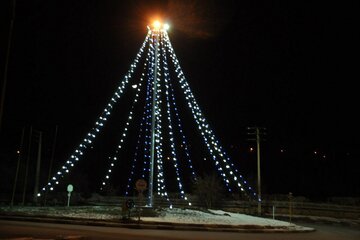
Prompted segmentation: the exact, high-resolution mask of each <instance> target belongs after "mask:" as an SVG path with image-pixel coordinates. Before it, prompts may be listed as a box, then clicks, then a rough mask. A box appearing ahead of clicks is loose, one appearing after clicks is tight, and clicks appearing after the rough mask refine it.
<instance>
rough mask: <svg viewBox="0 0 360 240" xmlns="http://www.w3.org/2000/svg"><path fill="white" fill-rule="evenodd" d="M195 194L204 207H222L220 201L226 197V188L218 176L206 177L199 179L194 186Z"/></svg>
mask: <svg viewBox="0 0 360 240" xmlns="http://www.w3.org/2000/svg"><path fill="white" fill-rule="evenodd" d="M194 193H195V195H196V196H197V197H198V199H199V202H200V204H201V205H202V206H203V207H206V208H212V207H220V205H221V202H220V200H221V199H222V198H223V196H224V188H223V185H222V182H221V181H220V180H219V178H218V177H217V175H215V174H211V175H204V176H203V177H198V179H197V181H196V183H195V185H194Z"/></svg>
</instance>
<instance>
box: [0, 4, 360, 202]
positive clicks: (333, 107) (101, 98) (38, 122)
mask: <svg viewBox="0 0 360 240" xmlns="http://www.w3.org/2000/svg"><path fill="white" fill-rule="evenodd" d="M358 7H359V6H358V3H355V1H354V2H351V1H349V2H347V3H343V2H342V3H339V2H338V3H337V4H335V3H330V2H325V3H322V2H321V3H320V2H317V3H311V4H310V3H309V4H305V3H303V2H302V1H296V2H294V1H291V3H290V2H285V3H280V2H273V1H264V2H260V1H170V0H169V1H95V0H77V1H45V0H31V1H25V0H17V1H16V18H15V24H14V32H13V36H12V37H13V38H12V42H11V52H10V59H9V68H8V84H7V88H6V98H5V108H4V117H3V123H2V126H1V133H0V134H1V146H0V147H1V148H0V154H1V155H0V156H1V162H2V169H1V177H2V180H1V182H2V183H1V189H2V192H9V191H10V189H11V184H10V185H9V183H11V182H12V181H13V180H12V179H13V175H14V173H15V169H16V159H17V155H16V151H17V150H18V148H19V145H20V138H21V132H22V129H23V128H24V127H25V140H24V145H26V144H27V139H28V136H27V134H28V132H29V127H30V126H32V127H33V128H34V129H37V130H40V131H43V134H44V141H43V161H44V163H43V168H44V170H43V171H44V172H43V173H42V177H41V179H42V183H41V185H44V184H46V182H45V181H46V177H47V173H46V171H47V170H46V167H47V166H48V162H49V159H50V156H51V150H52V143H53V140H54V131H55V126H56V125H57V126H58V137H57V145H56V154H55V163H54V166H55V167H56V168H58V167H59V166H61V164H62V163H63V162H65V161H66V160H67V158H68V157H69V155H70V154H71V153H72V152H73V150H74V149H75V146H77V145H78V144H79V142H80V140H81V139H82V138H83V137H84V136H85V134H86V133H87V132H88V130H90V128H91V127H92V126H93V123H94V121H95V120H96V118H97V117H98V116H99V114H100V113H101V111H102V110H103V108H104V107H105V105H106V104H107V102H108V100H109V98H110V97H111V96H112V94H113V92H114V91H115V89H116V87H117V86H118V83H119V82H120V81H121V80H122V78H123V76H124V75H125V73H126V71H127V70H128V68H129V66H130V64H131V63H132V60H133V59H134V57H135V55H136V53H137V52H138V49H139V48H140V46H141V44H142V42H143V40H144V38H145V35H146V33H147V29H146V26H147V25H149V24H150V23H151V21H152V20H153V19H154V18H156V17H158V18H160V19H163V20H166V21H168V22H169V23H170V25H171V29H170V30H169V36H170V40H171V42H172V44H173V47H174V49H175V52H176V54H177V56H178V58H179V61H180V64H181V66H182V69H183V71H184V73H185V75H186V77H187V80H188V81H189V83H190V86H191V88H192V90H193V93H194V95H195V97H196V99H197V101H198V102H199V104H200V106H201V108H202V110H203V112H204V114H205V117H206V118H207V120H208V122H209V123H210V125H211V127H212V128H213V129H214V131H215V134H216V135H217V137H218V139H219V140H220V142H221V143H222V145H223V146H224V148H225V149H226V150H227V151H228V153H229V155H230V156H231V158H232V160H233V161H234V162H236V164H237V165H238V166H239V169H240V171H241V172H242V173H243V174H244V176H245V177H247V178H248V179H249V181H250V182H254V181H255V179H256V154H255V153H254V152H253V153H252V152H249V148H250V147H254V146H255V145H254V143H252V142H249V141H248V140H247V138H248V137H247V135H246V133H247V130H246V127H249V126H260V127H265V128H266V133H267V136H266V141H264V142H262V145H261V146H262V177H263V183H262V184H263V191H264V193H265V194H276V193H288V192H290V191H292V192H293V193H294V194H295V195H302V196H307V197H312V198H325V197H331V196H359V195H360V163H359V162H360V159H359V156H360V154H359V149H360V144H359V143H360V141H359V137H360V135H359V134H360V131H359V130H360V129H359V117H358V116H357V115H358V114H359V113H358V110H359V104H358V102H359V101H358V94H359V93H358V89H359V87H358V86H357V84H356V81H358V79H360V78H359V71H358V69H359V47H358V45H359V26H358V24H357V22H358V20H359V19H358V18H359V17H358ZM0 8H1V16H2V17H1V18H2V21H1V22H2V25H1V42H0V44H1V45H0V46H1V48H0V50H1V52H0V57H1V58H0V63H1V70H0V71H1V77H2V78H1V82H3V75H4V74H3V73H4V66H5V61H6V50H7V42H8V37H9V26H10V19H11V1H2V3H1V7H0ZM122 101H123V102H122ZM128 101H129V100H126V99H120V102H122V103H120V108H124V109H125V108H126V106H127V105H128V104H129V102H128ZM118 114H119V116H117V117H116V116H114V118H115V119H116V121H118V123H120V124H115V123H112V124H113V125H112V126H113V128H111V129H109V131H110V132H112V133H114V134H113V135H111V134H110V135H105V137H102V138H100V139H99V140H98V144H99V146H100V147H99V149H98V150H96V149H95V150H93V152H92V153H91V154H90V155H91V157H89V159H90V160H88V161H89V163H90V165H92V167H89V166H86V164H85V163H81V164H83V165H79V167H78V168H81V171H80V172H79V173H78V175H77V176H78V177H72V178H73V179H76V178H79V176H82V177H83V179H90V178H91V179H92V180H93V181H94V184H98V183H99V182H100V178H101V177H102V176H103V171H104V169H101V166H103V165H104V166H105V165H106V159H104V158H105V157H104V156H106V157H107V156H108V155H109V154H108V153H107V152H105V149H107V148H108V147H114V146H115V145H112V144H110V143H112V142H115V143H116V141H117V138H115V137H114V136H115V135H116V134H115V132H117V131H118V132H119V131H121V129H122V126H123V125H122V124H121V121H122V120H121V119H122V116H125V115H126V114H127V113H126V110H124V111H122V110H119V111H118ZM124 114H125V115H124ZM189 131H190V132H191V130H189ZM193 132H195V131H194V130H193ZM134 134H135V133H134ZM190 135H193V136H189V138H191V137H194V138H195V137H196V136H198V135H196V134H195V133H194V134H190ZM114 139H115V140H114ZM34 141H35V140H34ZM110 145H112V146H110ZM24 148H26V146H24ZM33 148H35V145H34V146H33ZM106 151H108V150H106ZM109 151H111V150H109ZM25 152H26V150H25ZM315 152H316V154H315ZM30 155H31V156H32V158H31V161H33V162H34V161H35V156H36V153H34V150H33V152H32V153H31V154H30ZM110 155H111V154H110ZM25 158H26V156H23V159H22V161H25ZM194 161H195V162H197V164H196V163H194V165H195V166H196V165H198V166H201V165H202V164H203V163H202V161H203V159H201V158H198V159H194ZM84 162H86V159H84ZM207 164H208V165H211V164H210V162H208V163H207ZM32 166H34V165H32ZM23 168H24V167H23V165H22V166H21V168H20V169H21V170H20V174H23V171H24V169H23ZM99 168H100V169H101V171H97V170H99ZM75 170H76V168H75V169H74V171H75ZM31 171H33V170H30V174H32V172H31ZM86 171H88V172H86ZM120 175H121V174H120ZM122 175H124V171H123V172H122ZM5 179H11V182H9V181H5ZM119 179H121V177H120V178H119ZM119 181H120V180H119ZM4 182H6V184H4ZM19 184H20V186H21V184H22V182H21V181H20V183H19ZM29 188H31V187H29ZM88 188H90V189H92V188H93V187H91V186H90V187H89V186H88Z"/></svg>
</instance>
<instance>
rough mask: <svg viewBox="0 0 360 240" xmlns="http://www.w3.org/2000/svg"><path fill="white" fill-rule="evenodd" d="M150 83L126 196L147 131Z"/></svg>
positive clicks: (148, 83) (127, 193)
mask: <svg viewBox="0 0 360 240" xmlns="http://www.w3.org/2000/svg"><path fill="white" fill-rule="evenodd" d="M150 84H151V83H150V81H148V82H147V86H146V100H145V105H144V113H143V117H142V120H141V123H140V130H139V136H138V140H137V143H136V149H135V154H134V161H133V164H132V166H131V170H130V176H129V179H128V183H127V186H126V192H125V196H128V195H129V190H130V186H131V183H132V182H133V176H134V172H135V165H136V163H137V158H138V151H139V146H140V143H141V139H142V138H143V133H144V132H145V131H143V128H144V126H145V128H146V124H147V120H148V115H149V114H148V113H149V106H150V103H149V99H150V95H149V94H150Z"/></svg>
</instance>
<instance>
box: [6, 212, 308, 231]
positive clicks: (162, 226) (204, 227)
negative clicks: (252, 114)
mask: <svg viewBox="0 0 360 240" xmlns="http://www.w3.org/2000/svg"><path fill="white" fill-rule="evenodd" d="M0 219H2V220H10V221H32V222H46V223H61V224H78V225H87V226H103V227H122V228H130V229H159V230H183V231H184V230H187V231H213V232H241V233H307V232H314V231H315V229H314V228H308V227H301V226H298V225H290V226H289V227H286V226H279V227H271V226H259V225H237V226H232V225H214V224H182V223H168V222H144V221H140V222H138V221H136V220H133V221H129V222H126V223H125V222H121V221H120V220H119V221H114V220H93V219H79V218H55V217H48V216H6V215H0Z"/></svg>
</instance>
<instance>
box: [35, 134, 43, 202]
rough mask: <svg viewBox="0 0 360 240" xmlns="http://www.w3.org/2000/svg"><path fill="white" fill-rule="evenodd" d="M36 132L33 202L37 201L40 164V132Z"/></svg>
mask: <svg viewBox="0 0 360 240" xmlns="http://www.w3.org/2000/svg"><path fill="white" fill-rule="evenodd" d="M36 133H38V137H39V138H38V154H37V161H36V172H35V184H34V196H33V200H34V203H35V204H36V203H37V194H38V192H39V180H40V164H41V144H42V132H41V131H36Z"/></svg>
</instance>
